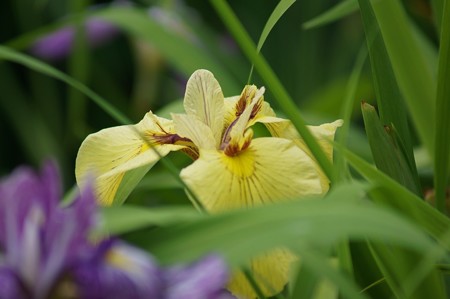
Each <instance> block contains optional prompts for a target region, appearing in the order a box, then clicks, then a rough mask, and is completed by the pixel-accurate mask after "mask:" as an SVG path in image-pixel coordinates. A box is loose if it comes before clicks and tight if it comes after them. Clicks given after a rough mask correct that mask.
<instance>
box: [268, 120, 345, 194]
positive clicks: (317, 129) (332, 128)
mask: <svg viewBox="0 0 450 299" xmlns="http://www.w3.org/2000/svg"><path fill="white" fill-rule="evenodd" d="M342 124H343V121H342V120H341V119H338V120H336V121H334V122H332V123H325V124H322V125H320V126H308V129H309V130H310V131H311V133H312V134H313V136H314V137H315V138H316V139H317V141H318V143H319V145H320V146H321V147H322V150H323V151H324V153H325V155H326V156H327V157H328V159H329V160H330V161H331V162H332V161H333V145H332V144H331V143H330V142H329V141H333V140H334V135H335V133H336V130H337V128H339V127H340V126H342ZM265 125H266V127H267V128H268V130H269V131H270V133H271V134H272V136H276V137H282V138H286V139H290V140H293V141H294V142H295V144H297V146H298V147H300V148H301V149H302V150H304V151H305V152H306V153H307V154H308V155H309V156H310V157H311V158H312V159H314V156H313V155H312V153H311V151H310V150H309V148H308V146H307V145H306V144H305V141H304V140H303V138H301V136H300V134H299V133H298V132H297V130H296V129H295V127H294V125H293V124H292V123H291V122H290V121H289V120H284V121H279V122H276V121H274V122H265ZM316 165H317V169H318V170H319V173H320V181H321V184H322V188H323V190H324V192H327V191H328V189H329V183H330V181H329V180H328V178H327V176H326V175H325V174H324V173H323V171H322V170H321V169H320V167H319V165H318V164H316Z"/></svg>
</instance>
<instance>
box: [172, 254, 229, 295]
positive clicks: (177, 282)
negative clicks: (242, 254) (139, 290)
mask: <svg viewBox="0 0 450 299" xmlns="http://www.w3.org/2000/svg"><path fill="white" fill-rule="evenodd" d="M165 277H166V284H167V286H166V288H167V289H166V299H176V298H183V299H225V298H234V297H233V296H231V294H228V293H227V292H226V291H224V287H225V285H226V283H227V282H228V278H229V277H228V269H227V266H226V264H225V262H224V261H223V259H221V258H220V257H218V256H216V255H210V256H208V257H206V258H204V259H202V260H201V261H199V262H197V263H195V264H193V265H191V266H187V267H180V266H176V267H172V268H169V269H168V270H167V271H166V273H165Z"/></svg>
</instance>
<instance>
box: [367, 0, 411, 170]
mask: <svg viewBox="0 0 450 299" xmlns="http://www.w3.org/2000/svg"><path fill="white" fill-rule="evenodd" d="M359 5H360V7H361V9H360V10H361V15H362V19H363V24H364V30H365V32H366V41H367V47H368V49H369V56H370V62H371V68H372V74H373V76H372V77H373V81H374V88H375V95H376V100H377V104H378V110H379V112H380V119H381V122H382V123H383V124H384V125H393V126H394V128H395V129H396V130H397V131H398V135H399V136H400V138H401V140H402V144H404V145H405V151H406V154H407V155H406V157H405V158H406V159H407V161H408V164H409V165H410V168H411V170H412V171H414V172H413V175H414V176H415V177H417V171H416V168H415V162H414V156H413V148H412V142H411V134H410V130H409V126H408V112H407V110H406V107H405V104H404V101H403V98H402V94H401V92H400V89H399V87H398V85H397V80H396V78H395V75H394V71H393V69H392V65H391V61H390V59H389V55H388V53H387V51H386V47H385V44H384V41H383V37H382V36H381V34H380V28H379V27H378V24H377V20H376V18H375V14H374V12H373V10H372V7H371V5H370V2H368V1H366V0H359Z"/></svg>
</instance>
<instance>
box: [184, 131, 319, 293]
mask: <svg viewBox="0 0 450 299" xmlns="http://www.w3.org/2000/svg"><path fill="white" fill-rule="evenodd" d="M314 164H315V163H314V161H313V160H312V159H311V158H310V157H309V156H308V155H307V154H306V153H304V152H303V151H302V150H301V149H300V148H299V147H297V146H296V145H295V144H294V143H293V142H292V141H291V140H287V139H282V138H275V137H268V138H257V139H254V140H252V141H251V144H250V146H249V147H248V148H247V149H245V150H243V151H241V152H239V153H238V154H237V155H235V156H228V155H226V154H225V153H224V152H222V151H218V150H200V156H199V158H198V159H197V160H196V161H195V162H194V163H193V164H191V165H190V166H188V167H186V168H185V169H183V170H182V171H181V178H182V179H183V180H184V181H185V183H186V184H187V185H188V186H189V187H190V188H191V190H192V191H193V192H194V193H195V195H196V196H197V197H198V199H199V200H200V201H201V202H202V203H203V205H204V206H205V208H206V209H207V210H208V211H210V212H212V213H218V212H222V211H226V210H231V209H237V208H245V207H251V206H255V205H260V204H264V203H270V202H275V201H279V200H286V199H290V198H293V197H299V196H306V195H314V194H321V193H322V188H321V185H320V179H319V174H318V172H317V169H316V167H315V165H314ZM278 259H281V257H280V256H279V254H277V252H275V253H269V258H267V257H266V258H262V259H260V260H257V261H256V262H255V263H254V264H252V265H253V266H252V269H251V270H252V274H253V276H255V277H256V278H257V277H260V279H259V280H258V282H259V283H260V284H261V285H262V284H263V283H264V284H266V285H267V286H268V287H267V288H265V290H266V291H267V293H266V295H267V296H269V295H273V294H275V293H277V292H280V291H281V290H282V288H283V287H284V285H285V284H286V283H287V281H288V279H287V268H288V267H289V262H288V261H290V260H291V259H292V257H286V256H285V259H286V261H285V262H283V261H282V260H280V261H278V262H277V260H278ZM274 273H276V275H274ZM278 273H284V274H283V275H278ZM230 288H231V289H232V291H233V292H234V293H236V294H246V295H249V294H252V296H249V297H248V298H256V297H255V294H254V293H253V291H252V290H250V288H249V286H248V284H247V283H246V282H245V281H243V279H242V277H240V278H239V277H237V278H235V279H233V280H232V284H231V285H230ZM269 290H271V292H269Z"/></svg>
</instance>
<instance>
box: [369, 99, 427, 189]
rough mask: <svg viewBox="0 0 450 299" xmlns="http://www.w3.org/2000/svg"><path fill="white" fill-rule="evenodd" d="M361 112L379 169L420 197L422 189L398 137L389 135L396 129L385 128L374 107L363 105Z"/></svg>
mask: <svg viewBox="0 0 450 299" xmlns="http://www.w3.org/2000/svg"><path fill="white" fill-rule="evenodd" d="M361 110H362V114H363V119H364V126H365V128H366V133H367V138H368V140H369V144H370V148H371V150H372V154H373V159H374V161H375V164H376V165H377V168H378V169H380V170H381V171H383V172H384V173H386V174H387V175H389V176H390V177H391V178H393V179H394V180H396V181H397V182H399V183H400V184H402V185H403V186H405V187H406V188H408V189H409V190H411V191H412V192H414V193H416V194H418V195H420V189H419V188H418V186H417V185H416V181H415V179H414V176H413V174H412V171H411V169H410V167H409V166H408V161H407V160H406V157H404V156H403V151H402V150H401V148H400V146H399V142H397V140H396V136H397V135H395V134H389V132H390V131H393V130H395V128H393V127H392V126H383V124H382V123H381V121H380V119H379V118H378V115H377V112H376V111H375V108H374V107H373V106H371V105H369V104H367V103H362V105H361Z"/></svg>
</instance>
